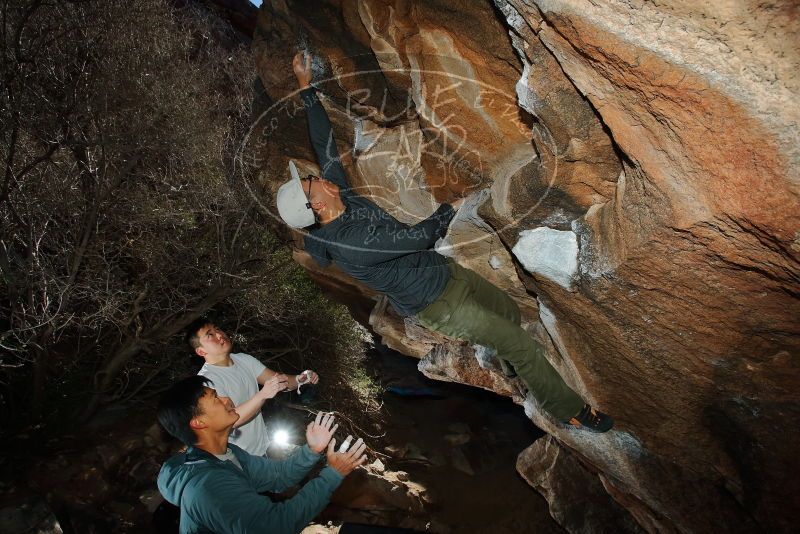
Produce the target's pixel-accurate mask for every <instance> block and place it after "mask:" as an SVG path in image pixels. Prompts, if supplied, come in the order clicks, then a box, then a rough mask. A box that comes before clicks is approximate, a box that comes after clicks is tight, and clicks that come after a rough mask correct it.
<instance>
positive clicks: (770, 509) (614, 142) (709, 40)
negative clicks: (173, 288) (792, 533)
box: [254, 0, 800, 532]
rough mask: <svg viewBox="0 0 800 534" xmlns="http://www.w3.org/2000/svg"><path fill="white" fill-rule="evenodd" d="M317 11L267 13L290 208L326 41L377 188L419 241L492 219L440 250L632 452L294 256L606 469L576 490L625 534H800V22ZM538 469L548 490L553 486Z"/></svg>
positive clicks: (722, 9) (343, 131)
mask: <svg viewBox="0 0 800 534" xmlns="http://www.w3.org/2000/svg"><path fill="white" fill-rule="evenodd" d="M304 5H305V4H301V3H299V2H289V1H276V2H271V3H266V4H265V5H264V6H262V7H261V9H260V12H259V22H258V27H257V29H256V32H255V34H254V52H255V54H256V62H257V65H258V67H259V74H260V79H261V82H262V84H263V86H264V92H265V95H266V96H265V98H264V103H265V106H266V108H265V109H264V110H257V111H259V112H263V113H262V114H261V115H260V120H263V121H264V124H273V122H274V124H275V125H277V126H275V127H271V129H269V132H268V133H267V134H264V133H263V130H259V129H258V128H256V129H254V132H256V133H258V132H261V133H260V134H259V135H261V136H262V137H263V139H260V140H261V141H266V142H264V143H263V144H262V145H261V146H259V147H258V150H259V151H260V152H259V155H260V158H261V162H262V169H263V173H262V176H263V177H265V179H266V181H267V182H269V183H268V184H267V185H268V186H269V187H274V185H275V184H276V183H278V182H279V181H280V180H282V179H283V176H284V175H285V168H286V163H287V159H288V158H289V157H291V158H294V159H297V160H298V161H301V162H302V163H303V164H304V165H307V166H308V168H309V169H311V168H313V163H311V162H312V161H313V155H312V154H311V151H310V149H309V145H308V140H307V134H306V132H305V123H304V120H303V116H302V110H298V109H297V98H296V96H293V94H292V93H293V91H294V83H293V77H292V75H291V70H290V67H289V65H290V59H291V48H292V46H294V45H296V44H297V43H298V42H302V44H303V46H306V47H308V48H310V49H312V50H313V51H314V55H315V69H316V70H317V72H318V80H319V86H320V89H321V92H322V93H324V94H325V98H324V105H325V106H326V109H328V111H329V114H330V115H331V119H332V122H333V124H334V130H335V135H336V137H337V139H338V140H339V148H340V150H341V151H342V155H343V161H344V163H345V165H346V167H347V169H348V172H349V174H350V177H351V180H352V182H353V185H354V186H356V187H358V188H359V191H360V192H362V193H364V194H368V195H370V196H371V197H372V198H374V199H375V200H376V202H378V203H379V204H380V205H382V206H383V207H385V208H386V209H388V210H390V211H391V212H392V213H393V214H394V215H395V216H396V217H397V218H398V219H400V220H403V221H404V222H408V223H413V222H415V221H417V220H419V219H421V218H423V217H425V216H427V215H428V214H430V213H431V212H432V211H433V210H434V209H435V207H436V205H437V204H438V203H439V202H442V201H447V200H451V199H452V198H454V197H456V196H459V195H464V194H465V195H469V198H468V200H467V202H465V206H464V208H463V209H462V212H461V213H459V215H458V216H457V218H456V219H455V220H454V222H453V224H452V225H451V228H450V230H449V232H448V235H447V236H446V238H445V239H444V240H443V241H442V242H440V243H439V245H438V250H439V251H440V252H441V253H443V254H446V255H449V256H452V257H453V258H455V259H456V260H457V261H459V262H460V263H462V264H463V265H466V266H468V267H470V268H472V269H474V270H476V271H477V272H479V273H481V274H482V275H483V276H485V277H486V278H487V279H489V280H491V281H492V282H493V283H495V284H496V285H498V286H499V287H501V288H502V289H503V290H504V291H506V292H507V293H508V294H509V295H511V296H512V298H514V299H515V300H516V301H517V302H518V304H519V306H520V309H521V311H522V315H523V320H524V321H525V322H526V324H527V327H528V329H529V331H531V332H532V334H533V335H534V336H536V337H537V338H538V339H539V340H540V341H541V342H542V343H544V344H545V346H546V347H547V354H548V358H549V359H550V360H551V362H552V363H553V364H554V365H555V367H556V368H557V369H558V370H559V372H560V373H562V375H563V376H564V377H565V380H566V381H567V382H568V383H569V384H570V385H571V386H572V387H574V388H575V389H576V391H579V392H580V393H581V394H582V395H583V396H584V397H585V398H586V399H587V400H588V401H589V402H591V403H592V404H594V405H597V406H599V407H600V408H602V409H603V410H605V411H607V412H609V413H611V414H612V415H613V416H614V417H615V418H616V420H617V425H616V427H615V429H614V430H613V431H612V432H610V433H608V434H606V435H602V436H595V435H591V434H587V433H585V432H581V431H577V430H574V429H571V428H564V427H563V425H561V424H559V423H557V422H555V421H553V420H552V419H551V418H550V417H549V416H548V415H547V414H545V413H543V412H542V411H541V410H539V408H538V405H537V403H536V401H535V399H532V398H530V396H528V397H527V398H526V399H525V400H524V402H523V398H524V391H521V390H520V389H519V388H520V387H521V386H520V383H519V382H515V381H513V380H508V379H507V378H506V377H505V376H503V375H502V374H501V373H499V372H498V371H497V369H493V368H491V366H488V367H487V366H482V365H481V361H480V359H476V357H475V348H474V347H469V346H467V345H465V344H464V343H461V342H457V341H454V340H448V339H446V338H443V337H437V336H436V335H434V334H430V335H429V334H426V333H424V332H422V331H421V327H419V325H417V324H415V323H414V322H413V321H409V320H407V319H404V318H402V317H399V316H397V314H395V313H393V311H392V310H391V309H390V307H389V308H388V309H387V307H386V303H385V301H381V300H376V298H377V296H376V295H375V294H374V292H371V291H370V290H368V289H366V288H364V286H363V285H362V284H359V283H358V282H356V281H354V280H352V279H349V277H347V275H345V274H344V273H342V272H341V271H339V270H337V269H336V268H335V267H330V268H328V269H324V270H322V269H320V268H319V267H318V266H316V265H315V264H314V263H313V260H310V258H308V256H307V255H304V253H303V252H302V251H301V250H299V249H300V248H301V240H300V239H299V234H297V233H295V238H296V239H295V241H294V243H295V246H296V248H297V251H296V254H295V258H296V259H297V260H298V261H300V262H301V263H302V264H303V265H305V266H307V267H308V268H309V269H310V271H312V272H313V273H314V277H315V279H316V280H318V281H320V282H321V283H323V284H324V285H325V286H326V287H328V288H330V289H331V290H332V291H333V292H334V293H335V294H337V295H338V296H339V298H341V299H343V300H345V301H347V300H348V299H350V300H351V301H352V302H353V303H357V304H354V305H353V307H352V308H353V309H355V310H357V311H356V312H354V313H358V314H360V315H361V319H362V321H364V322H367V321H368V322H370V323H371V324H372V327H373V329H374V330H375V331H376V332H378V333H379V334H381V335H384V336H385V339H386V341H387V343H389V344H391V346H393V347H395V348H397V349H398V350H400V351H402V352H405V353H407V354H411V355H414V356H416V357H418V358H421V364H420V366H421V369H422V370H423V371H424V372H425V373H426V374H428V375H429V376H432V377H436V378H440V379H444V380H454V381H459V382H464V383H468V384H471V385H474V386H477V387H482V388H486V389H491V390H493V391H496V392H498V393H499V394H503V395H509V396H513V397H515V398H516V399H517V400H518V401H519V402H523V404H524V406H525V409H526V410H527V413H528V414H529V416H530V417H531V419H532V420H533V421H534V422H535V423H536V424H537V425H539V426H540V427H541V428H543V429H545V430H546V431H547V432H548V433H550V434H551V436H552V439H553V440H555V441H551V442H548V444H549V445H548V446H549V447H556V446H557V447H562V449H563V448H565V447H566V448H568V450H569V451H570V454H569V458H571V459H570V460H560V461H559V463H560V464H563V465H565V466H566V465H567V464H569V462H579V463H580V465H581V466H582V468H581V469H583V470H582V471H580V474H576V473H573V470H572V469H568V468H565V469H564V471H563V473H564V474H563V476H565V477H573V476H574V477H578V478H576V480H590V479H591V480H593V482H592V483H591V484H592V488H593V490H592V491H595V490H596V491H600V489H599V488H600V487H601V486H602V488H603V491H606V492H607V493H608V495H609V496H610V497H611V498H613V500H614V501H615V502H617V503H618V504H619V505H620V506H622V507H623V508H625V509H627V510H628V511H629V512H630V515H625V514H622V515H619V516H614V517H619V518H623V519H620V521H621V523H620V525H621V526H620V529H623V527H624V529H627V528H628V527H629V526H630V521H631V519H630V518H631V517H632V518H634V519H635V520H636V521H637V522H638V524H639V525H640V526H641V527H643V528H645V529H647V530H650V531H655V530H665V531H669V530H675V531H682V532H716V531H719V530H725V531H732V532H737V531H742V532H745V531H748V532H749V531H759V530H775V531H788V530H791V529H792V525H793V524H794V521H793V517H792V512H793V510H794V509H795V508H796V507H797V505H798V504H800V480H798V478H797V477H796V476H795V473H798V472H800V459H798V457H797V454H796V450H797V447H798V444H800V425H796V424H792V422H793V421H796V420H798V416H800V400H799V399H798V394H797V388H796V384H797V382H798V378H800V364H798V359H797V357H798V354H800V320H798V317H800V194H799V193H800V172H798V171H799V170H800V143H799V142H798V131H800V130H799V129H798V124H800V107H798V106H797V103H796V102H797V97H798V85H799V82H798V80H800V74H798V73H800V68H798V67H800V53H798V47H797V42H798V37H800V31H799V28H798V25H800V17H798V16H797V8H796V6H795V5H794V3H793V2H790V1H779V2H773V3H768V4H765V3H759V2H755V1H752V0H746V1H737V2H734V1H733V0H725V1H722V2H717V3H714V4H713V5H712V4H703V3H695V4H693V3H687V2H678V1H677V0H676V1H667V2H658V3H654V2H630V1H627V0H494V1H493V2H489V1H486V2H475V1H456V2H452V1H447V2H445V1H433V2H431V1H425V2H423V1H421V0H419V1H415V0H408V1H403V2H399V1H390V0H361V1H356V0H342V1H334V0H326V1H321V2H318V3H316V4H315V8H314V9H312V10H309V9H305V8H304V7H303V6H304ZM273 119H274V121H273ZM278 132H279V133H280V135H276V133H278ZM255 137H258V136H257V135H254V138H255ZM256 140H259V139H256ZM376 304H377V307H373V306H375V305H376ZM543 446H544V445H542V447H543ZM562 449H559V450H562ZM563 450H566V449H563ZM559 457H560V458H567V455H565V454H564V453H562V452H559ZM530 465H531V467H529V468H526V473H528V474H526V477H527V476H529V475H530V480H533V479H534V478H535V477H534V475H535V473H533V474H531V473H532V471H531V470H536V469H539V471H540V473H539V474H540V475H543V474H546V471H547V469H548V468H545V466H544V465H543V464H535V465H538V467H533V466H534V464H533V463H531V464H530ZM559 472H562V471H559ZM536 476H539V475H536ZM581 477H582V478H581ZM537 480H538V479H537ZM581 484H583V483H581ZM588 484H589V482H586V485H588ZM598 484H599V485H598ZM574 487H575V484H571V483H567V482H566V481H565V483H564V484H551V485H550V487H549V489H547V490H546V493H547V494H548V500H549V501H550V503H551V506H552V509H553V513H554V516H557V517H558V516H561V517H563V518H568V517H574V514H573V513H572V512H569V513H566V512H564V513H562V512H559V510H561V511H564V510H567V508H568V506H567V504H568V502H569V500H570V499H571V498H572V496H571V495H570V494H569V493H570V492H571V491H573V488H574ZM563 520H564V521H567V519H563ZM570 521H572V519H570ZM609 521H611V519H603V520H602V522H600V520H598V522H596V524H595V525H594V526H593V525H592V524H590V523H591V521H590V522H589V523H586V524H583V525H582V526H578V527H570V528H571V529H573V530H583V531H592V530H604V529H607V526H608V525H609ZM626 525H627V526H626Z"/></svg>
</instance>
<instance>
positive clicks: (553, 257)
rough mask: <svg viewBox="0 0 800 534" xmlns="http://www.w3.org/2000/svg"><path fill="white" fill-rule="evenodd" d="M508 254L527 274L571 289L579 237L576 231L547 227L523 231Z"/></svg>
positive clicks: (575, 268) (576, 262)
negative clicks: (511, 255) (515, 258)
mask: <svg viewBox="0 0 800 534" xmlns="http://www.w3.org/2000/svg"><path fill="white" fill-rule="evenodd" d="M511 252H512V253H513V254H514V256H516V257H517V259H518V260H519V261H520V262H521V263H522V266H523V267H525V270H526V271H528V272H529V273H533V274H538V275H541V276H544V277H545V278H549V279H550V280H552V281H554V282H555V283H557V284H558V285H560V286H562V287H565V288H567V289H571V287H572V281H573V279H574V277H575V275H576V273H577V272H578V238H577V236H576V235H575V232H571V231H569V230H565V231H562V230H554V229H553V228H547V227H541V228H534V229H533V230H523V231H522V232H520V234H519V241H517V244H516V245H514V248H513V249H511Z"/></svg>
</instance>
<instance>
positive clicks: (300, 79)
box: [292, 50, 312, 89]
mask: <svg viewBox="0 0 800 534" xmlns="http://www.w3.org/2000/svg"><path fill="white" fill-rule="evenodd" d="M292 70H293V71H294V75H295V76H296V77H297V85H299V86H300V89H305V88H306V87H310V86H311V76H312V72H311V54H310V53H308V52H305V51H302V50H301V51H300V52H298V53H296V54H295V55H294V59H292Z"/></svg>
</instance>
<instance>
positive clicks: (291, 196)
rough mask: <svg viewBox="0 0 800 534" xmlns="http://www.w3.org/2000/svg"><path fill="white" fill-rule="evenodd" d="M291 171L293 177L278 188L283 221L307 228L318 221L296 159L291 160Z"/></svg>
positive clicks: (293, 226) (279, 210) (293, 225)
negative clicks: (301, 179)
mask: <svg viewBox="0 0 800 534" xmlns="http://www.w3.org/2000/svg"><path fill="white" fill-rule="evenodd" d="M289 172H290V173H291V175H292V177H291V178H290V179H289V181H288V182H286V183H285V184H283V185H282V186H281V187H280V189H278V195H277V199H276V200H277V204H278V213H280V216H281V219H283V222H285V223H286V224H288V225H289V226H291V227H292V228H305V227H306V226H311V225H312V224H314V223H315V222H316V219H315V218H314V210H312V209H311V203H310V202H309V201H308V197H306V193H305V191H304V190H303V185H302V183H301V182H300V174H299V173H298V172H297V167H295V165H294V161H292V160H289Z"/></svg>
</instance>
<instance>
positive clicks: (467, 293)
mask: <svg viewBox="0 0 800 534" xmlns="http://www.w3.org/2000/svg"><path fill="white" fill-rule="evenodd" d="M449 265H450V280H449V281H448V282H447V286H446V287H445V288H444V291H443V292H442V294H441V295H440V296H439V298H437V299H436V300H435V301H433V302H432V303H430V304H429V305H428V306H427V307H425V308H424V309H423V310H422V311H420V312H419V313H417V319H419V322H420V324H422V326H424V327H426V328H429V329H431V330H436V331H437V332H441V333H442V334H445V335H447V336H451V337H455V338H458V339H463V340H465V341H469V342H470V343H473V344H477V345H483V346H485V347H490V348H492V349H494V350H496V351H497V357H498V358H500V359H503V360H505V361H507V362H508V363H510V364H511V365H512V366H514V369H515V370H516V371H517V374H518V375H519V376H520V378H522V380H523V381H524V382H525V384H526V385H527V386H528V389H529V390H530V391H531V393H532V394H533V396H534V397H536V400H537V401H539V404H540V405H541V406H542V408H543V409H545V410H547V411H548V412H549V413H550V414H551V415H553V417H555V418H556V419H558V420H560V421H568V420H569V419H570V418H572V417H573V416H575V415H577V414H578V412H580V411H581V408H583V405H584V402H583V400H582V399H581V398H580V397H579V396H578V394H577V393H575V392H574V391H572V389H570V388H569V386H567V384H565V383H564V380H563V379H562V378H561V376H560V375H559V374H558V372H556V370H555V369H553V366H552V365H550V362H548V361H547V358H546V357H545V355H544V348H543V347H542V346H541V345H540V344H539V343H538V342H536V341H535V340H534V339H533V338H532V337H531V335H530V334H528V332H526V331H525V330H524V329H523V328H522V327H521V326H520V314H519V308H518V307H517V304H516V303H515V302H514V301H513V300H512V299H511V297H509V296H508V295H506V294H505V293H504V292H503V291H502V290H500V289H499V288H498V287H496V286H494V285H492V284H491V283H490V282H488V281H487V280H486V279H484V278H483V277H482V276H481V275H479V274H478V273H476V272H474V271H471V270H469V269H465V268H464V267H461V266H460V265H458V264H457V263H455V262H450V261H449Z"/></svg>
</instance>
